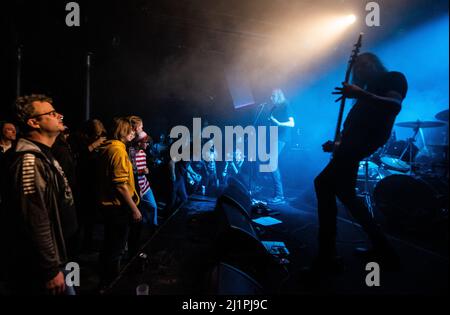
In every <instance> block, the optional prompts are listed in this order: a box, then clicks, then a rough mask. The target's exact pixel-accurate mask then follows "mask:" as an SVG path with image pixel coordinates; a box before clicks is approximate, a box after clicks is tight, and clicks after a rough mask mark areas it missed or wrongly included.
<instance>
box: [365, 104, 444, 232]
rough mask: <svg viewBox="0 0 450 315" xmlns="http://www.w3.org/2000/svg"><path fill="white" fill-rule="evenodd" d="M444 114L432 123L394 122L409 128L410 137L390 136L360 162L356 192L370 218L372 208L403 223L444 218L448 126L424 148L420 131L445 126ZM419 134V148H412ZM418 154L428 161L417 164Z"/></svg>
mask: <svg viewBox="0 0 450 315" xmlns="http://www.w3.org/2000/svg"><path fill="white" fill-rule="evenodd" d="M448 112H449V111H448V110H444V111H441V112H439V113H437V114H436V115H435V118H436V119H437V120H436V121H420V120H417V121H410V122H400V123H397V124H396V126H397V127H401V128H410V129H412V131H413V133H412V136H411V137H410V138H408V139H405V140H397V139H396V137H395V133H394V134H393V135H392V137H391V139H390V140H389V141H388V142H387V143H386V145H384V146H383V147H382V148H380V149H379V150H378V151H377V152H375V153H374V154H373V155H372V156H370V157H369V158H367V159H365V160H363V161H361V163H360V166H359V169H358V178H357V193H358V195H359V196H360V197H363V198H364V199H365V201H366V204H367V206H368V208H369V210H370V212H371V213H372V216H373V215H374V214H373V207H374V206H375V207H376V208H377V209H378V210H380V211H381V212H382V213H383V214H385V215H386V216H391V218H394V217H396V215H398V216H401V217H402V218H403V219H402V221H403V222H410V223H411V221H414V222H417V221H424V220H426V218H425V217H426V216H430V215H433V216H434V215H436V212H442V211H443V212H445V216H446V217H447V218H448V136H447V135H448V127H447V129H446V132H445V137H444V138H445V139H443V141H442V143H440V144H434V145H427V144H426V141H425V137H424V134H423V129H424V128H437V127H445V126H448ZM419 134H420V136H421V140H422V144H423V146H422V148H421V149H419V148H418V147H417V146H416V145H415V142H416V138H417V136H418V135H419ZM423 151H425V153H426V154H422V153H424V152H423ZM419 155H421V156H423V155H426V156H429V157H430V158H428V159H425V161H420V159H417V158H416V157H418V156H419ZM393 214H395V215H393ZM397 219H398V218H397ZM405 224H408V223H405Z"/></svg>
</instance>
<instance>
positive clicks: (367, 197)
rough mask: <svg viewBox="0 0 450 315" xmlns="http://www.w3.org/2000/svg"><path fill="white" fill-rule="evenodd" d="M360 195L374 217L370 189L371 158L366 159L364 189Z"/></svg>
mask: <svg viewBox="0 0 450 315" xmlns="http://www.w3.org/2000/svg"><path fill="white" fill-rule="evenodd" d="M360 196H361V197H364V202H365V203H366V206H367V209H368V210H369V212H370V215H371V216H372V218H373V217H374V213H373V203H372V197H371V195H370V191H369V158H365V159H364V191H363V192H362V193H361V194H360Z"/></svg>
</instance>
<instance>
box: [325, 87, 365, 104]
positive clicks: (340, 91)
mask: <svg viewBox="0 0 450 315" xmlns="http://www.w3.org/2000/svg"><path fill="white" fill-rule="evenodd" d="M334 90H335V91H334V92H332V93H331V94H335V95H342V96H341V97H339V98H338V99H336V100H335V102H339V101H340V100H341V99H342V97H346V98H361V97H363V96H364V95H365V94H366V91H364V90H363V89H361V88H360V87H359V86H357V85H354V84H348V83H345V82H342V87H335V88H334Z"/></svg>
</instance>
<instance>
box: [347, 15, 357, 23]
mask: <svg viewBox="0 0 450 315" xmlns="http://www.w3.org/2000/svg"><path fill="white" fill-rule="evenodd" d="M345 20H346V22H347V23H348V24H353V23H355V21H356V16H355V15H354V14H350V15H348V16H347V17H346V18H345Z"/></svg>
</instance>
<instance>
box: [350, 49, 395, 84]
mask: <svg viewBox="0 0 450 315" xmlns="http://www.w3.org/2000/svg"><path fill="white" fill-rule="evenodd" d="M362 72H363V75H362V76H361V73H362ZM386 72H387V69H386V67H385V66H384V65H383V63H382V62H381V60H380V59H379V58H378V57H377V56H376V55H375V54H372V53H368V52H367V53H362V54H360V55H359V56H358V57H357V58H356V61H355V64H354V65H353V76H352V83H353V84H355V85H357V86H359V87H360V88H367V87H370V86H371V85H372V83H374V82H376V80H378V78H379V77H380V75H382V74H384V73H386ZM364 74H365V77H364Z"/></svg>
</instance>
